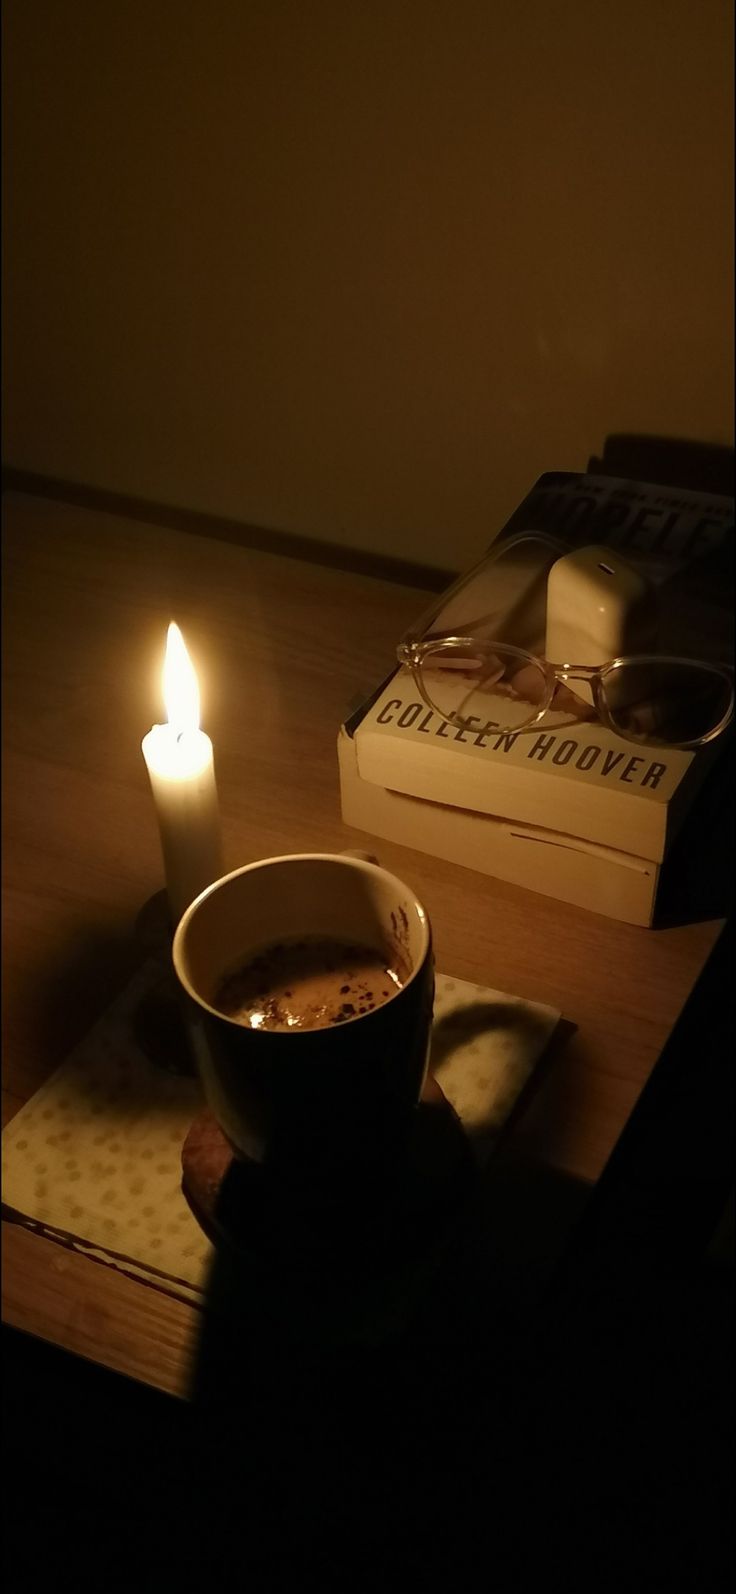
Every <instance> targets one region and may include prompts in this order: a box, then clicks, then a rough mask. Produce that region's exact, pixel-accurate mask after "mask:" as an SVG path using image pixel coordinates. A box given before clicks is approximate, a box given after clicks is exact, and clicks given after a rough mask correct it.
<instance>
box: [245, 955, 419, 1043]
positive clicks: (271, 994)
mask: <svg viewBox="0 0 736 1594" xmlns="http://www.w3.org/2000/svg"><path fill="white" fill-rule="evenodd" d="M407 974H408V969H407V965H406V962H405V960H404V958H403V957H401V956H400V954H399V953H398V952H397V950H396V949H394V951H393V953H389V952H388V950H387V949H384V950H383V951H377V950H376V948H375V947H371V946H364V945H361V944H360V943H359V942H356V941H352V942H351V941H340V940H337V939H336V938H335V937H329V936H321V935H311V936H303V937H300V938H297V939H296V940H287V941H277V942H276V943H275V944H274V945H271V946H267V947H264V948H263V950H262V951H260V952H258V953H257V954H256V955H255V956H254V957H252V958H251V959H250V960H249V961H248V962H247V963H245V964H243V965H242V966H241V967H240V968H238V969H235V970H234V971H233V972H232V973H231V974H228V975H227V976H226V977H225V979H223V981H222V983H221V984H220V986H219V988H218V990H217V991H216V993H215V1006H216V1007H217V1008H219V1010H220V1012H222V1013H226V1014H227V1016H228V1018H233V1019H235V1020H236V1022H237V1023H238V1024H244V1025H245V1026H246V1028H249V1029H268V1030H287V1031H288V1030H294V1029H324V1028H325V1027H326V1026H327V1025H329V1024H347V1023H349V1022H350V1020H351V1019H354V1018H362V1017H363V1015H364V1014H366V1013H372V1012H373V1011H374V1009H375V1008H376V1007H380V1006H381V1004H382V1003H383V1002H387V1001H389V1000H390V998H391V997H392V996H395V994H396V992H397V991H400V990H401V988H402V986H403V984H404V982H405V980H406V977H407Z"/></svg>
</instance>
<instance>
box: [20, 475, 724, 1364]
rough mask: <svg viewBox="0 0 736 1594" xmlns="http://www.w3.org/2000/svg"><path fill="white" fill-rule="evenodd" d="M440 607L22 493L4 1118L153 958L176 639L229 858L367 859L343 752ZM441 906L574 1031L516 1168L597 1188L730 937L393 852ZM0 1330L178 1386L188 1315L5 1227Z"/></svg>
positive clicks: (364, 580)
mask: <svg viewBox="0 0 736 1594" xmlns="http://www.w3.org/2000/svg"><path fill="white" fill-rule="evenodd" d="M425 602H426V594H423V593H421V592H418V591H417V590H416V589H413V588H410V587H406V586H400V585H396V584H392V583H391V582H390V581H384V580H379V579H375V578H373V577H370V576H367V575H358V574H354V573H348V572H346V571H345V570H341V569H336V568H327V567H325V566H320V565H317V564H314V563H310V562H307V561H305V560H301V559H296V558H285V557H283V556H276V555H273V554H268V553H264V552H256V551H254V550H252V549H249V548H247V547H238V546H235V545H233V544H230V543H227V542H224V541H218V540H216V539H214V538H208V537H201V536H197V535H193V534H191V533H189V532H187V531H181V530H172V529H165V528H162V527H161V526H158V525H153V524H143V523H139V522H138V521H132V520H125V519H122V518H120V517H118V516H115V515H112V514H107V513H101V512H94V511H92V510H90V509H80V508H75V507H73V506H71V505H68V504H61V503H56V502H53V501H48V500H44V499H41V498H34V497H30V496H25V495H22V494H17V493H16V494H11V495H9V496H8V498H7V499H6V502H5V534H4V612H5V618H4V647H5V655H4V670H5V719H4V732H5V735H4V751H5V756H4V840H5V886H4V928H5V937H4V995H5V1001H4V1059H5V1069H4V1089H3V1122H6V1121H7V1120H8V1119H9V1118H10V1117H12V1116H13V1114H14V1113H15V1112H16V1111H17V1110H18V1108H19V1107H20V1105H21V1104H22V1103H23V1102H24V1101H26V1100H27V1099H28V1098H29V1097H30V1096H31V1095H32V1094H33V1092H34V1091H35V1090H36V1089H37V1087H38V1086H39V1085H40V1084H41V1083H42V1081H43V1080H44V1079H45V1078H46V1077H47V1076H48V1075H49V1074H50V1073H51V1072H52V1071H53V1070H54V1069H55V1068H56V1067H57V1066H58V1064H59V1063H60V1062H61V1061H62V1060H63V1058H64V1057H65V1055H66V1053H67V1052H68V1050H69V1049H70V1047H71V1046H72V1045H73V1044H74V1043H75V1042H76V1041H78V1040H79V1039H80V1038H81V1037H82V1035H83V1034H84V1033H85V1031H86V1030H87V1029H88V1028H89V1027H90V1025H91V1023H92V1022H93V1021H94V1020H95V1019H96V1018H97V1017H99V1015H100V1014H101V1013H102V1011H103V1010H104V1009H105V1007H106V1006H107V1005H108V1003H109V1002H110V1000H111V999H112V997H113V996H114V995H115V994H116V993H117V992H118V991H119V990H121V989H122V987H123V986H124V985H125V983H126V981H127V979H128V978H129V976H130V974H131V972H132V971H133V969H134V967H135V966H136V964H137V963H138V962H139V960H140V956H141V948H140V943H139V940H137V938H136V931H135V925H136V919H137V917H138V915H139V912H140V909H141V907H142V905H143V904H144V903H145V902H146V901H147V899H149V898H150V897H151V895H152V894H153V893H154V892H155V891H156V890H158V889H159V888H160V886H161V884H162V871H161V861H160V853H159V842H158V834H157V830H156V823H155V816H154V811H153V806H152V801H151V795H150V790H149V786H148V779H147V775H146V770H145V767H144V763H143V759H142V756H141V751H140V743H141V738H142V736H143V735H144V734H145V732H146V731H147V730H148V728H149V727H150V725H151V723H152V722H153V721H154V720H155V719H156V718H159V717H161V706H160V697H159V693H160V685H159V682H160V663H161V658H162V650H163V643H164V637H165V630H166V625H167V623H168V621H169V619H170V618H176V620H177V621H178V623H179V624H180V625H181V627H182V630H183V632H184V635H185V637H186V639H187V642H188V644H189V647H190V651H191V653H192V655H193V657H194V659H195V661H196V664H197V666H198V669H199V672H200V680H201V685H202V705H203V716H202V718H203V724H204V726H205V728H206V729H207V731H208V732H209V734H210V735H211V737H212V739H213V742H214V746H215V753H216V764H217V774H218V784H219V791H220V801H221V810H222V820H223V830H224V845H225V857H226V864H227V866H228V867H231V868H234V867H235V866H236V865H238V864H240V863H244V862H247V861H248V860H250V859H254V858H258V857H265V856H269V855H272V854H275V853H281V852H288V851H311V850H318V851H321V850H327V851H333V850H339V849H341V848H344V847H350V846H361V845H363V846H365V845H366V844H367V843H366V842H365V839H364V838H362V837H361V836H360V834H359V833H358V832H355V831H351V830H348V829H347V828H346V827H345V826H344V825H343V824H342V821H341V818H340V803H339V789H338V778H337V761H336V748H335V742H336V734H337V729H338V726H339V724H340V722H341V720H342V718H343V717H344V715H345V712H346V710H347V709H348V707H349V705H350V704H351V700H353V699H354V698H355V697H356V695H359V694H360V693H361V691H363V690H365V689H367V688H369V687H371V686H372V685H373V684H374V683H375V682H376V680H377V679H378V678H379V677H380V676H381V674H382V673H383V672H385V670H386V669H387V668H388V667H389V666H390V663H391V660H392V657H393V647H394V643H395V640H396V638H397V637H398V636H399V635H400V634H401V633H402V631H403V630H404V629H405V627H406V626H407V625H408V624H409V622H410V621H411V620H412V618H414V617H415V616H416V614H417V613H418V612H419V611H420V610H421V609H422V608H423V607H424V605H425ZM379 851H380V856H381V859H382V861H384V862H385V863H386V865H387V866H388V867H389V868H391V869H393V870H395V871H396V872H397V873H399V874H400V875H402V876H403V877H404V878H406V880H407V881H408V882H409V883H410V884H411V885H413V886H414V887H415V888H416V890H417V891H418V893H419V895H420V896H421V897H422V899H423V900H424V901H425V902H426V904H427V905H428V908H429V911H430V914H431V917H432V921H433V926H434V932H435V942H436V954H437V964H438V967H439V968H440V969H441V970H443V971H445V972H447V973H453V974H456V975H458V976H460V977H462V978H466V979H469V980H474V981H478V982H485V983H488V984H490V985H492V986H495V987H496V988H498V989H502V990H506V991H510V992H514V993H516V994H517V995H519V996H522V997H527V998H531V999H536V1000H539V1001H543V1002H547V1003H549V1004H551V1005H552V1006H555V1007H557V1008H559V1009H561V1011H562V1013H563V1015H564V1016H565V1018H566V1019H567V1020H568V1021H569V1022H570V1024H571V1025H573V1026H575V1028H574V1032H572V1033H571V1034H569V1035H568V1036H567V1037H566V1038H565V1040H564V1044H562V1045H560V1046H559V1047H558V1049H557V1052H556V1054H555V1056H554V1058H553V1062H552V1065H551V1066H550V1067H548V1068H546V1069H545V1070H543V1071H542V1074H541V1076H540V1079H539V1081H538V1084H537V1088H536V1089H535V1091H534V1092H533V1093H532V1095H531V1098H530V1100H529V1103H528V1106H527V1107H526V1109H525V1111H524V1113H523V1115H522V1116H521V1118H520V1119H519V1121H518V1123H517V1124H516V1127H515V1129H514V1132H513V1135H512V1136H511V1137H510V1140H509V1142H508V1145H507V1147H506V1149H505V1152H504V1155H505V1156H506V1157H507V1158H509V1157H510V1158H511V1159H517V1161H520V1162H526V1163H527V1164H528V1165H530V1166H531V1165H534V1166H537V1167H540V1168H543V1169H547V1170H551V1171H553V1172H555V1173H557V1174H559V1175H560V1176H562V1177H566V1178H567V1179H569V1180H573V1181H578V1182H582V1184H584V1185H588V1186H589V1185H590V1184H591V1183H592V1182H594V1181H595V1180H596V1179H597V1178H598V1176H599V1174H600V1172H601V1170H602V1168H603V1166H604V1164H605V1162H606V1159H607V1158H608V1156H609V1154H610V1152H611V1149H612V1147H613V1145H614V1144H615V1142H616V1139H617V1137H618V1136H619V1134H620V1132H621V1130H622V1128H623V1126H624V1125H625V1123H626V1121H627V1119H628V1117H629V1114H630V1113H631V1110H632V1108H633V1106H634V1104H635V1102H636V1100H637V1098H638V1095H639V1093H640V1091H641V1089H642V1086H643V1085H644V1083H645V1082H646V1080H647V1078H648V1077H649V1074H650V1073H651V1070H652V1068H653V1066H654V1064H655V1062H656V1060H657V1058H658V1056H659V1054H660V1052H661V1050H662V1047H663V1045H664V1043H665V1041H666V1039H667V1037H668V1035H669V1033H670V1031H671V1029H672V1026H673V1023H674V1021H675V1019H676V1018H677V1015H678V1013H679V1011H680V1009H681V1008H682V1006H683V1003H684V1002H685V1000H686V998H687V996H688V994H689V992H690V990H691V988H692V986H693V984H694V982H695V980H696V978H697V976H698V974H699V972H700V970H701V968H702V966H703V963H704V961H705V959H706V957H707V955H708V953H709V951H710V949H711V947H712V946H713V944H714V942H715V940H716V938H717V935H718V932H719V930H720V927H721V921H718V920H710V921H708V922H701V923H692V924H682V925H679V926H678V927H675V928H670V929H663V930H657V931H650V930H643V929H636V928H631V927H629V926H626V925H622V924H617V923H614V922H612V921H610V920H608V919H604V918H600V917H598V916H597V915H595V914H592V913H586V912H583V911H580V910H577V909H575V908H572V907H567V906H565V905H563V904H560V903H557V902H554V901H552V900H550V899H547V898H545V897H542V896H538V895H536V894H533V893H530V892H528V891H524V890H521V889H519V888H516V887H514V886H511V885H504V884H503V883H502V882H498V881H494V880H491V879H488V878H486V877H484V876H482V875H478V874H475V873H473V872H471V871H470V870H465V869H460V868H457V867H455V866H453V865H450V864H447V863H443V862H441V861H439V860H435V859H432V858H429V857H426V856H424V855H422V854H420V853H418V852H413V851H409V850H407V849H404V848H401V847H397V846H394V845H391V844H389V843H388V842H381V843H380V846H379ZM3 1289H4V1295H3V1301H4V1319H5V1321H6V1322H7V1323H9V1324H11V1325H14V1326H16V1327H18V1328H21V1329H25V1330H28V1331H30V1332H31V1333H34V1334H37V1335H39V1336H41V1337H42V1338H44V1339H47V1340H50V1341H53V1342H55V1343H57V1344H58V1345H60V1346H63V1347H66V1348H67V1349H69V1350H72V1351H74V1352H77V1353H79V1354H81V1355H83V1356H86V1357H89V1358H91V1359H93V1360H94V1361H96V1362H99V1363H101V1364H103V1365H106V1366H108V1367H111V1368H114V1369H117V1370H119V1371H122V1372H125V1373H128V1374H130V1375H132V1376H133V1377H134V1378H136V1379H139V1380H141V1381H144V1382H147V1383H150V1384H152V1385H156V1386H158V1387H159V1388H161V1389H165V1390H169V1391H172V1392H176V1393H182V1392H183V1391H184V1390H185V1389H186V1386H187V1375H188V1370H189V1366H190V1360H191V1355H192V1348H193V1345H194V1342H195V1339H196V1335H197V1328H198V1313H197V1312H196V1311H194V1310H193V1309H192V1308H190V1307H188V1306H186V1305H184V1304H182V1303H181V1302H179V1301H175V1300H172V1299H170V1298H168V1297H166V1296H165V1295H162V1294H160V1293H158V1292H157V1291H156V1290H154V1289H152V1288H149V1287H147V1286H145V1285H143V1284H139V1283H136V1282H134V1281H132V1280H130V1279H127V1278H125V1277H123V1276H122V1275H121V1274H118V1273H115V1272H114V1271H113V1270H112V1269H109V1268H106V1267H104V1266H100V1265H99V1264H96V1263H94V1262H93V1261H90V1260H88V1259H86V1258H84V1257H82V1256H79V1255H76V1254H74V1253H72V1252H70V1251H67V1250H64V1249H62V1248H61V1247H60V1246H58V1245H55V1244H54V1243H52V1242H50V1241H47V1240H45V1239H41V1238H39V1237H38V1236H35V1235H33V1234H31V1233H29V1232H28V1231H26V1230H24V1229H22V1228H20V1227H18V1226H16V1225H12V1224H8V1223H6V1224H4V1285H3Z"/></svg>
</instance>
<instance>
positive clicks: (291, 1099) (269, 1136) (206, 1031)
mask: <svg viewBox="0 0 736 1594" xmlns="http://www.w3.org/2000/svg"><path fill="white" fill-rule="evenodd" d="M315 937H324V938H326V939H330V940H333V941H341V942H344V943H353V944H355V943H359V944H361V945H363V946H368V947H371V948H373V949H375V951H377V952H380V953H381V954H383V955H385V956H386V957H388V958H389V959H392V960H393V961H395V962H396V963H397V964H398V965H400V966H401V968H402V971H403V972H402V983H401V985H400V987H398V988H396V989H395V990H394V991H393V994H390V995H389V997H388V999H387V1000H384V1001H382V1002H381V1003H380V1004H378V1005H376V1006H375V1007H374V1008H373V1009H372V1010H364V1011H362V1012H358V1013H356V1014H355V1015H354V1016H351V1017H349V1018H348V1019H347V1020H346V1021H344V1022H339V1023H334V1024H328V1025H327V1026H326V1027H321V1028H313V1029H298V1028H295V1029H293V1030H285V1029H278V1030H277V1029H267V1028H250V1027H247V1026H245V1025H244V1024H242V1023H238V1022H237V1020H236V1019H235V1018H233V1017H231V1016H229V1015H228V1013H227V1012H224V1011H222V1008H221V1007H220V1008H218V995H219V993H220V988H221V983H222V980H223V978H225V977H227V976H228V974H230V973H231V972H232V971H233V970H235V969H238V968H242V967H243V966H244V965H247V964H248V962H249V961H250V960H251V959H252V958H254V957H257V956H258V955H259V954H260V953H262V952H263V950H264V948H266V947H268V946H273V945H274V944H276V943H283V942H284V941H292V940H294V941H296V940H299V939H300V938H308V939H309V940H310V941H313V940H314V938H315ZM173 959H174V967H175V970H176V974H177V976H178V979H179V982H180V984H181V986H182V987H183V989H184V991H185V993H186V997H187V999H188V1000H187V1008H188V1027H189V1032H190V1035H191V1041H192V1046H193V1049H194V1055H195V1059H196V1062H197V1066H198V1070H199V1073H200V1077H201V1080H202V1084H203V1088H204V1092H205V1097H206V1100H207V1103H208V1105H209V1107H210V1109H211V1111H212V1113H213V1114H214V1116H215V1118H216V1119H217V1121H218V1123H219V1125H220V1127H221V1129H222V1130H223V1131H224V1133H225V1135H226V1136H227V1138H228V1140H229V1141H230V1143H231V1144H232V1146H233V1147H234V1149H235V1151H236V1152H237V1153H239V1154H240V1155H241V1156H243V1157H245V1158H248V1159H250V1160H251V1161H252V1162H255V1163H259V1164H261V1165H263V1166H264V1167H267V1168H269V1169H270V1170H271V1171H272V1172H275V1173H276V1175H277V1176H278V1178H279V1180H280V1181H281V1182H282V1184H284V1183H286V1184H287V1185H290V1186H292V1187H293V1188H297V1189H299V1190H305V1189H308V1190H309V1192H310V1193H311V1194H312V1195H316V1196H317V1197H318V1198H319V1199H321V1200H324V1201H328V1202H329V1201H333V1202H334V1201H335V1200H338V1199H342V1198H344V1197H345V1196H347V1195H349V1193H350V1191H351V1190H352V1191H355V1190H357V1189H358V1188H359V1187H362V1188H363V1189H364V1190H365V1189H368V1188H369V1187H370V1185H371V1184H372V1183H376V1181H379V1182H380V1181H381V1180H382V1179H383V1178H385V1176H386V1175H387V1173H388V1172H389V1171H390V1170H392V1169H393V1170H395V1168H396V1167H397V1165H398V1164H399V1163H400V1160H401V1157H402V1153H403V1150H404V1148H405V1146H406V1139H407V1134H408V1131H409V1128H410V1124H411V1118H412V1114H413V1112H414V1110H415V1108H416V1106H417V1103H418V1101H419V1097H420V1095H421V1091H422V1086H423V1083H424V1078H425V1073H426V1068H427V1058H428V1053H429V1041H430V1032H431V1024H432V1006H433V998H434V961H433V955H432V938H431V931H430V924H429V920H428V918H427V914H426V912H425V910H424V908H423V907H422V905H421V903H420V902H419V901H418V899H417V897H416V896H415V894H414V892H413V891H411V890H410V888H409V887H408V886H407V885H405V884H404V883H403V881H401V880H399V879H398V878H397V877H396V876H395V875H393V874H390V873H389V872H388V871H387V870H386V869H383V868H382V867H380V866H379V865H378V864H376V863H374V862H368V861H366V860H365V859H364V858H361V857H359V856H355V855H349V854H332V853H296V854H288V855H286V856H283V857H277V858H266V859H263V860H262V861H260V862H258V863H252V864H246V865H245V866H244V867H243V868H240V869H236V870H234V871H233V872H232V873H231V874H228V875H225V876H224V877H223V879H221V880H217V881H215V882H214V884H213V885H211V886H208V887H207V889H206V890H204V891H203V892H202V893H201V894H200V895H199V896H198V897H197V898H196V899H195V900H194V902H192V903H191V904H190V906H189V907H188V908H187V909H186V912H185V913H184V914H183V916H182V918H181V920H180V922H179V925H178V927H177V930H176V934H175V937H174V946H173Z"/></svg>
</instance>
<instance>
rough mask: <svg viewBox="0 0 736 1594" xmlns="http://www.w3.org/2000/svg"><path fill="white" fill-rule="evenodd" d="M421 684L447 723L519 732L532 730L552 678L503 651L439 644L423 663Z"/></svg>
mask: <svg viewBox="0 0 736 1594" xmlns="http://www.w3.org/2000/svg"><path fill="white" fill-rule="evenodd" d="M421 669H422V685H423V687H424V691H425V693H426V695H427V698H428V699H429V701H430V703H431V704H432V706H433V707H434V708H435V709H436V710H437V712H438V713H439V714H441V715H442V716H443V718H444V719H447V720H450V721H451V722H453V721H454V722H455V723H459V722H461V721H462V722H465V721H468V720H470V721H473V722H479V723H481V724H483V725H488V724H495V725H500V726H503V727H504V728H509V729H515V728H517V727H521V726H523V725H528V724H529V722H530V721H532V720H534V719H535V718H536V716H537V714H538V713H539V710H540V708H542V707H543V706H544V705H546V703H547V702H548V700H549V698H550V696H551V691H550V686H549V683H548V680H547V677H546V675H545V673H544V671H543V670H542V669H541V667H540V666H539V665H538V664H536V663H535V662H534V660H533V659H527V658H519V657H517V655H516V654H515V653H512V652H510V651H508V652H507V651H506V650H505V649H504V648H502V647H498V648H495V649H493V650H492V651H488V650H486V649H485V648H484V649H479V650H478V651H475V650H474V649H473V648H472V647H470V646H468V645H465V644H463V645H461V646H459V647H452V646H450V645H449V644H445V645H442V644H439V645H438V646H437V648H435V649H433V650H432V651H431V652H430V653H427V654H425V656H424V658H423V660H422V666H421Z"/></svg>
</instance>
